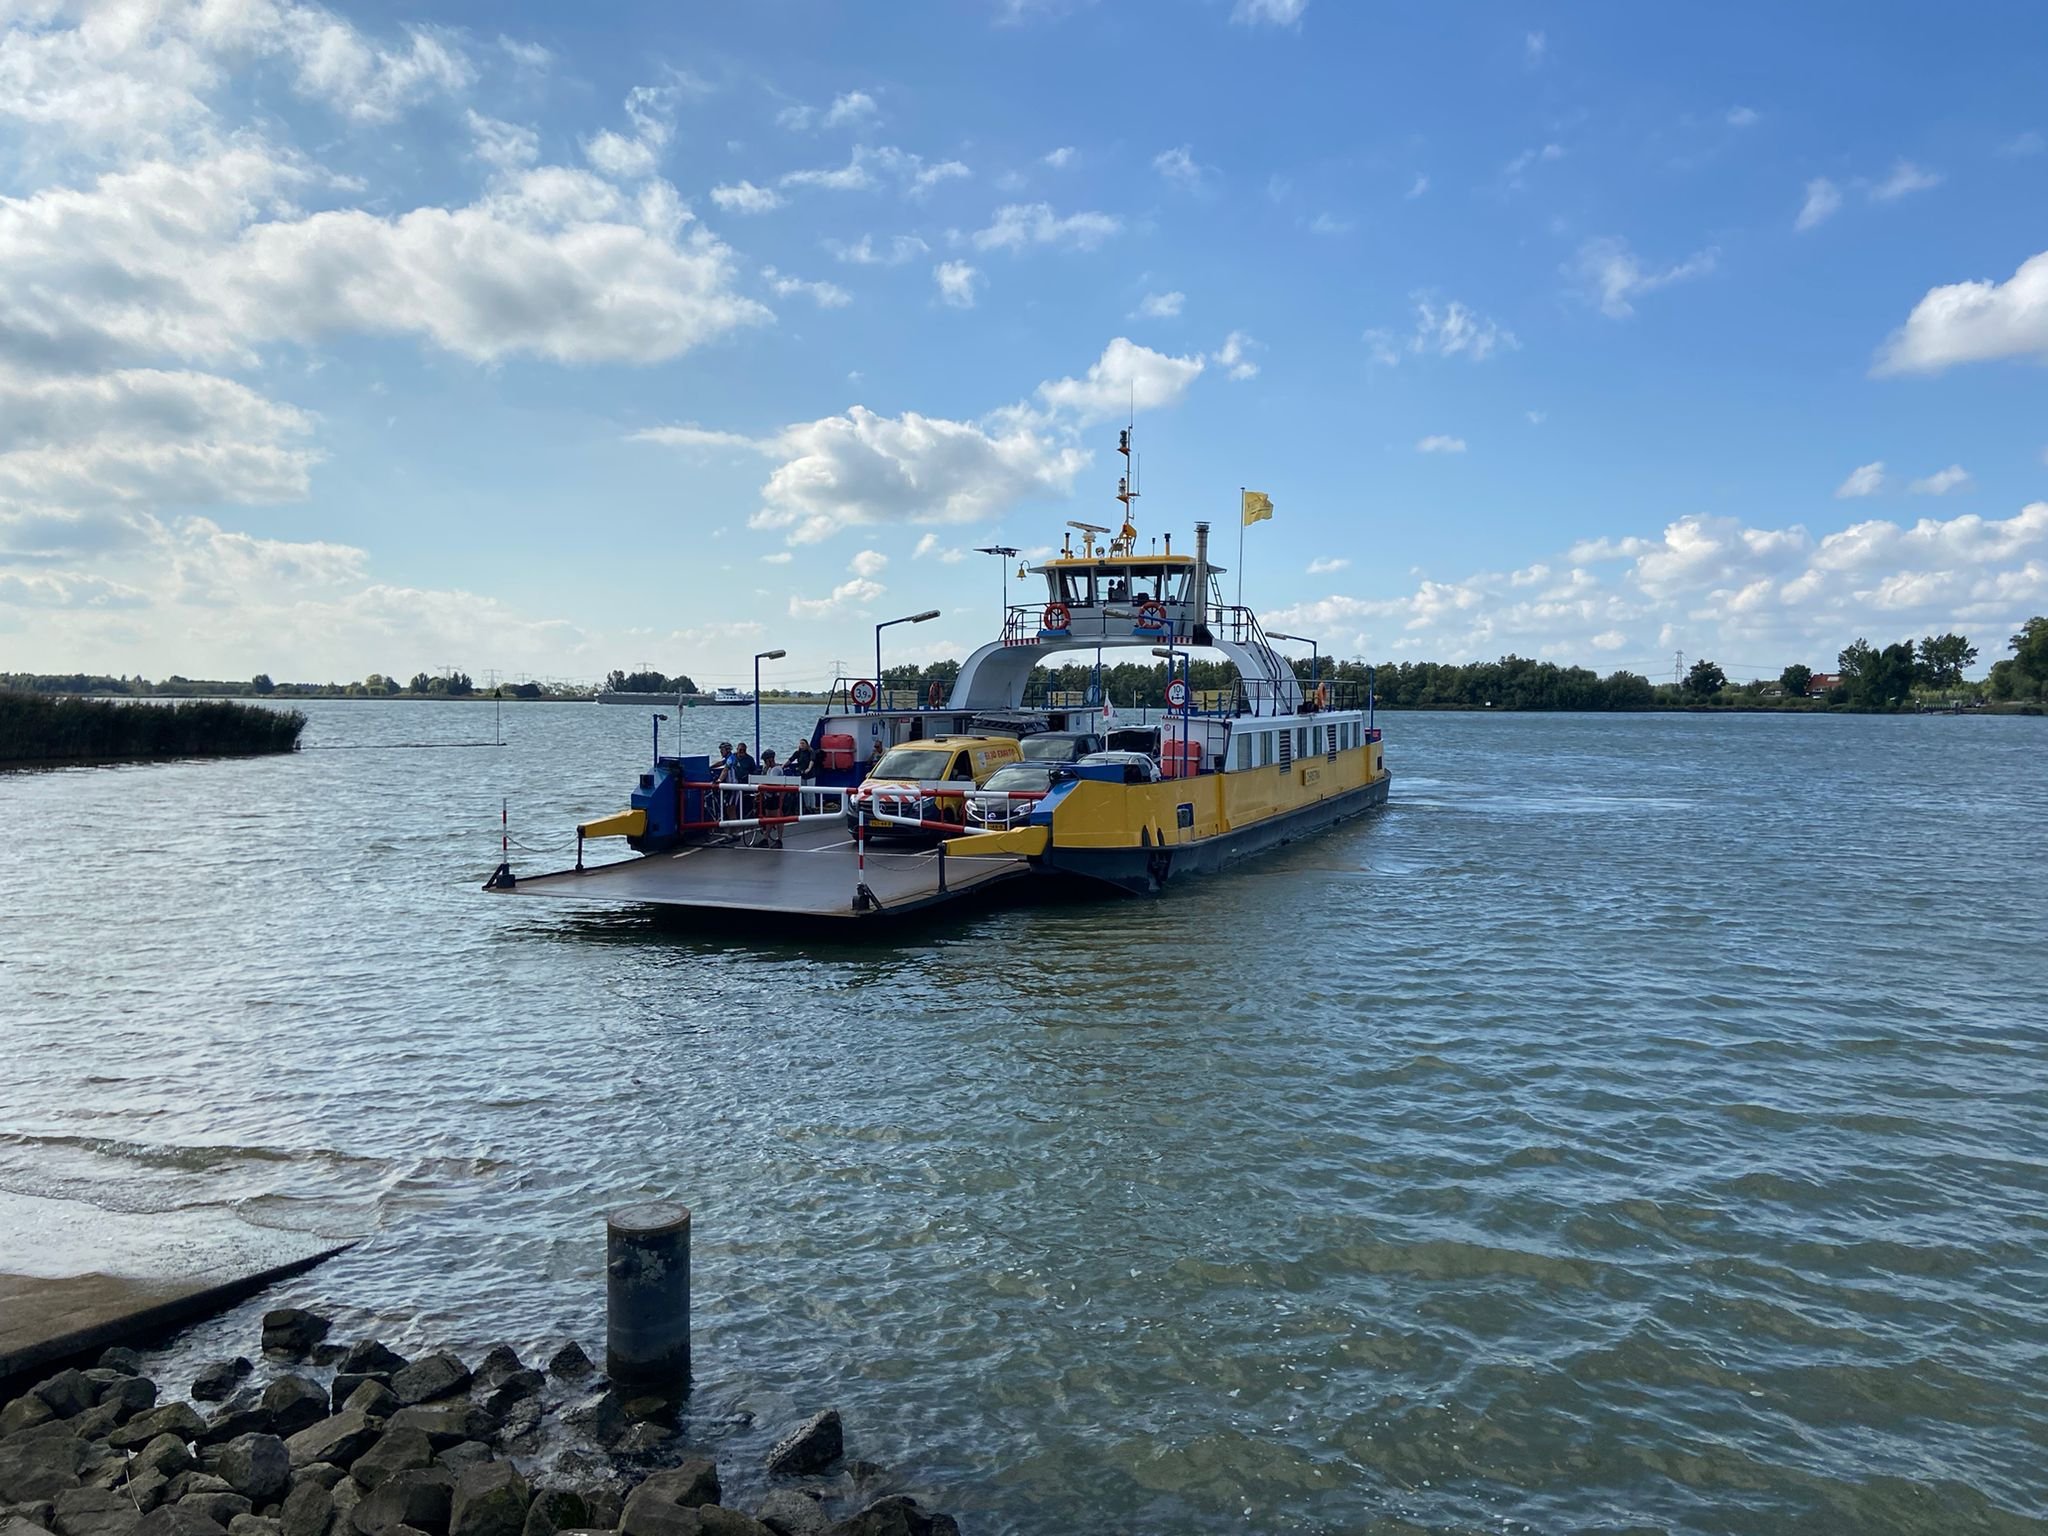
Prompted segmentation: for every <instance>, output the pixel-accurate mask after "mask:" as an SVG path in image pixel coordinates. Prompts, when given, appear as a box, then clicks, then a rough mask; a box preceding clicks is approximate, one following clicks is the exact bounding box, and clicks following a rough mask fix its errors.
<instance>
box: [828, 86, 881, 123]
mask: <svg viewBox="0 0 2048 1536" xmlns="http://www.w3.org/2000/svg"><path fill="white" fill-rule="evenodd" d="M880 115H881V108H879V107H877V106H876V105H875V98H874V97H872V96H870V95H869V94H868V93H867V92H866V91H847V92H845V93H843V94H841V95H838V96H835V97H833V98H832V105H831V106H829V107H827V108H826V109H825V116H824V118H823V122H824V125H825V126H826V127H827V128H850V127H859V126H862V125H864V124H867V123H871V122H873V121H874V120H875V119H876V118H877V117H878V116H880Z"/></svg>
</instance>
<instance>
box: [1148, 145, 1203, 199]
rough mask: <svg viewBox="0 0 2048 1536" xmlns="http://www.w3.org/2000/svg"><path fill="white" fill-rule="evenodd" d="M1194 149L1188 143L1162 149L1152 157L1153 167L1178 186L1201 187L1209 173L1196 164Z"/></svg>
mask: <svg viewBox="0 0 2048 1536" xmlns="http://www.w3.org/2000/svg"><path fill="white" fill-rule="evenodd" d="M1192 149H1193V146H1191V145H1187V144H1182V145H1179V146H1178V147H1176V148H1174V149H1162V150H1161V151H1160V152H1159V153H1158V154H1156V155H1154V156H1153V157H1152V169H1153V170H1155V171H1157V172H1158V173H1159V174H1160V175H1161V176H1163V177H1165V178H1166V179H1167V180H1168V181H1170V182H1173V183H1174V184H1176V185H1177V186H1182V187H1187V188H1190V189H1194V188H1199V187H1200V186H1201V185H1202V181H1203V178H1204V176H1205V175H1206V174H1207V173H1206V171H1205V170H1204V168H1203V167H1202V166H1200V165H1198V164H1196V162H1195V157H1194V154H1193V153H1192Z"/></svg>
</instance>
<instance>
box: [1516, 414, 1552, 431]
mask: <svg viewBox="0 0 2048 1536" xmlns="http://www.w3.org/2000/svg"><path fill="white" fill-rule="evenodd" d="M1522 414H1523V415H1524V416H1526V417H1528V418H1529V425H1530V426H1532V427H1540V426H1542V425H1543V423H1544V422H1546V421H1548V420H1549V419H1550V413H1549V412H1548V411H1524V412H1522Z"/></svg>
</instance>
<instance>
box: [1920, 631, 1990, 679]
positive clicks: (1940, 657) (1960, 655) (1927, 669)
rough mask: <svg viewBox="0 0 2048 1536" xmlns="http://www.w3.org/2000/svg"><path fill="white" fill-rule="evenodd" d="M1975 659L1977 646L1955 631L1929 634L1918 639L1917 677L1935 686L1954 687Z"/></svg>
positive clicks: (1974, 662)
mask: <svg viewBox="0 0 2048 1536" xmlns="http://www.w3.org/2000/svg"><path fill="white" fill-rule="evenodd" d="M1976 661H1977V647H1975V646H1974V645H1972V644H1970V642H1969V641H1968V640H1965V639H1964V638H1963V637H1962V636H1961V635H1958V634H1946V635H1929V636H1927V637H1926V638H1925V639H1924V640H1922V641H1921V642H1920V655H1919V672H1920V680H1921V681H1922V682H1924V683H1927V684H1929V685H1930V686H1932V687H1935V688H1953V687H1955V686H1956V685H1957V684H1958V683H1960V682H1961V681H1962V680H1963V673H1964V671H1965V670H1967V669H1968V668H1970V667H1972V666H1974V665H1975V664H1976Z"/></svg>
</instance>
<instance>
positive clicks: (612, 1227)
mask: <svg viewBox="0 0 2048 1536" xmlns="http://www.w3.org/2000/svg"><path fill="white" fill-rule="evenodd" d="M604 1247H605V1349H604V1352H605V1369H606V1370H607V1371H608V1372H610V1374H611V1377H612V1379H613V1380H614V1381H619V1382H631V1383H634V1384H644V1385H647V1386H666V1387H675V1388H687V1387H688V1386H689V1383H690V1211H689V1208H688V1207H687V1206H683V1205H677V1204H675V1203H674V1202H672V1201H667V1200H654V1201H649V1202H648V1203H647V1204H645V1205H628V1206H624V1207H621V1208H620V1209H619V1210H616V1211H613V1212H612V1213H611V1215H609V1216H607V1217H606V1218H605V1243H604Z"/></svg>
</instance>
